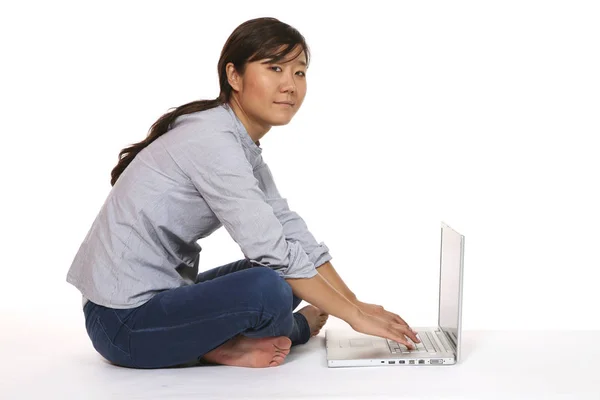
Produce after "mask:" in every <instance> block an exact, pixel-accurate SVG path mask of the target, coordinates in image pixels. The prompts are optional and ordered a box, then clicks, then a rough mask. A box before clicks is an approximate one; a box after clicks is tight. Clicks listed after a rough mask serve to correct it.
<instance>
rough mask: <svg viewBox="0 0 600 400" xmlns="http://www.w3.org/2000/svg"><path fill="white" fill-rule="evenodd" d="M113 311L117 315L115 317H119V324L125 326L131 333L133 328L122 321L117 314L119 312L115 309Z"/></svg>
mask: <svg viewBox="0 0 600 400" xmlns="http://www.w3.org/2000/svg"><path fill="white" fill-rule="evenodd" d="M111 310H112V312H113V314H115V317H117V319H118V320H119V322H120V323H121V324H123V325H124V326H125V327H126V328H127V329H128V330H129V332H131V328H130V327H129V326H128V325H127V324H126V323H125V322H123V320H122V319H121V317H119V314H117V312H116V311H115V310H113V309H111Z"/></svg>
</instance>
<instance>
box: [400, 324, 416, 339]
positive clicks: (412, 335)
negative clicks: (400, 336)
mask: <svg viewBox="0 0 600 400" xmlns="http://www.w3.org/2000/svg"><path fill="white" fill-rule="evenodd" d="M402 328H403V331H404V334H405V335H406V336H408V337H409V338H411V339H412V341H413V342H415V343H418V342H420V340H419V338H418V337H417V335H416V334H415V332H414V331H413V330H412V328H410V327H409V326H403V327H402Z"/></svg>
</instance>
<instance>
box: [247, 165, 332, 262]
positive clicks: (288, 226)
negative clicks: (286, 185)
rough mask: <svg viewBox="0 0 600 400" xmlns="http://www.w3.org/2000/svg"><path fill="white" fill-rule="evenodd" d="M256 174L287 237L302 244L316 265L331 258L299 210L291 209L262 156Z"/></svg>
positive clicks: (255, 170) (266, 198)
mask: <svg viewBox="0 0 600 400" xmlns="http://www.w3.org/2000/svg"><path fill="white" fill-rule="evenodd" d="M254 176H255V177H256V179H257V180H258V182H259V187H260V189H261V190H262V192H263V193H264V194H265V200H266V201H267V203H268V204H269V205H270V206H271V207H272V208H273V213H274V214H275V216H276V217H277V219H278V220H279V222H280V223H281V225H282V226H283V233H284V234H285V237H286V239H288V240H291V241H293V242H297V243H299V244H300V246H301V247H302V249H303V250H304V252H305V253H306V255H307V256H308V259H309V260H310V262H312V263H313V264H314V265H315V266H320V265H322V264H323V263H325V262H327V261H329V260H331V258H332V257H331V255H330V254H329V248H328V247H327V245H326V244H325V243H323V242H320V243H319V242H317V240H316V239H315V237H314V236H313V235H312V233H311V232H310V231H309V230H308V227H307V225H306V222H305V221H304V220H303V219H302V217H300V215H298V213H297V212H295V211H293V210H290V208H289V205H288V202H287V199H285V198H283V197H282V196H281V194H280V193H279V190H278V189H277V186H276V185H275V180H274V179H273V174H272V173H271V170H270V168H269V166H268V165H267V164H266V163H265V162H264V160H263V159H262V157H260V159H259V161H258V165H257V166H256V168H255V169H254Z"/></svg>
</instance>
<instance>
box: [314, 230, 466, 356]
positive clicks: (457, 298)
mask: <svg viewBox="0 0 600 400" xmlns="http://www.w3.org/2000/svg"><path fill="white" fill-rule="evenodd" d="M464 254H465V237H464V236H463V235H461V234H460V233H458V232H457V231H455V230H454V229H452V228H451V227H450V226H448V225H447V224H445V223H444V222H442V223H441V244H440V291H439V309H438V326H435V327H421V328H419V327H411V328H413V329H414V330H415V331H417V337H418V338H419V339H420V340H421V342H420V343H414V345H415V346H416V348H415V349H414V350H409V349H408V348H407V347H406V346H405V345H404V344H401V343H398V342H396V341H395V340H391V339H386V338H380V337H377V336H372V335H365V334H363V333H360V332H356V331H354V330H353V329H352V328H349V327H348V328H328V329H326V330H325V343H326V346H327V366H328V367H371V366H372V367H374V366H390V367H391V366H397V365H453V364H456V363H458V361H459V359H460V336H461V316H462V280H463V279H462V277H463V267H464ZM408 340H409V341H410V339H408ZM411 343H412V341H411Z"/></svg>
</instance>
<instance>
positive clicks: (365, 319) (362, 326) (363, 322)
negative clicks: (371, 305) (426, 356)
mask: <svg viewBox="0 0 600 400" xmlns="http://www.w3.org/2000/svg"><path fill="white" fill-rule="evenodd" d="M349 324H350V326H351V327H352V329H354V330H355V331H357V332H361V333H366V334H367V335H374V336H379V337H382V338H385V339H391V340H395V341H396V342H398V343H402V344H404V345H405V346H406V347H408V348H409V349H414V346H413V344H412V343H411V342H409V341H408V339H407V338H406V336H408V337H409V338H410V339H411V340H412V341H413V342H415V343H417V342H419V339H418V338H417V335H415V333H414V332H413V331H412V330H411V329H410V328H409V327H408V326H407V325H403V324H397V323H394V322H389V321H385V320H383V319H381V318H378V317H376V316H374V315H369V314H366V313H365V312H362V311H361V312H360V313H359V314H358V315H357V317H356V318H355V319H353V320H352V321H351V323H350V322H349ZM405 335H406V336H405Z"/></svg>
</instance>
